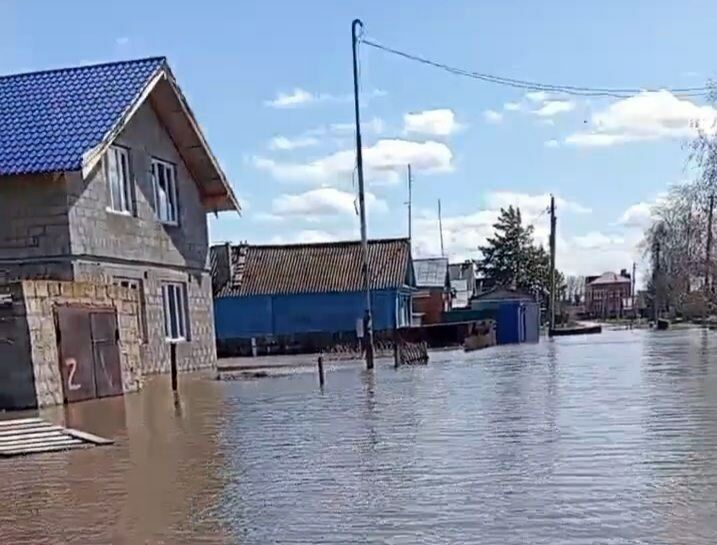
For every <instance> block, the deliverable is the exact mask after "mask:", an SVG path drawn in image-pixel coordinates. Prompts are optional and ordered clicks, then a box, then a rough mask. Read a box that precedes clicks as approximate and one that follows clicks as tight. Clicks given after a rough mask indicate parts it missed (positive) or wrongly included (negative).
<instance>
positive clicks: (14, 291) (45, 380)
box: [0, 280, 142, 408]
mask: <svg viewBox="0 0 717 545" xmlns="http://www.w3.org/2000/svg"><path fill="white" fill-rule="evenodd" d="M2 291H3V292H4V293H10V294H11V295H12V297H13V312H14V316H15V319H16V323H18V322H19V323H24V324H26V329H27V332H28V348H29V353H30V358H29V359H28V360H27V363H26V365H30V366H31V367H32V375H31V376H32V377H34V389H35V396H36V404H37V406H38V407H46V406H49V405H57V404H61V403H62V402H63V390H62V378H61V375H60V363H59V354H58V348H57V334H56V328H55V310H56V309H57V307H58V306H63V305H84V306H94V307H104V308H107V307H112V308H114V309H115V310H116V313H117V326H118V329H119V353H120V365H121V369H122V383H123V389H124V391H125V392H132V391H136V390H138V389H139V388H140V386H141V380H142V367H141V360H140V346H139V337H138V334H139V331H138V327H137V307H138V302H137V296H136V294H135V293H134V292H133V291H132V290H129V289H126V288H120V287H117V286H107V285H102V284H94V283H90V282H57V281H44V280H26V281H22V282H18V283H15V284H11V285H9V286H6V287H5V288H4V289H3V290H2ZM18 376H19V375H18ZM26 387H27V385H26V384H18V385H17V388H18V389H23V388H26ZM0 408H3V407H0ZM4 408H18V407H4Z"/></svg>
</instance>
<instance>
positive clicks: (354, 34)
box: [351, 19, 373, 369]
mask: <svg viewBox="0 0 717 545" xmlns="http://www.w3.org/2000/svg"><path fill="white" fill-rule="evenodd" d="M359 28H361V29H363V23H362V22H361V20H360V19H354V21H353V23H351V46H352V51H353V72H354V115H355V116H356V171H357V177H358V197H359V216H360V219H361V248H362V250H363V252H362V253H363V285H364V290H365V291H366V311H365V313H364V343H365V348H366V369H373V319H372V316H371V280H370V279H371V277H370V274H369V267H368V235H367V233H366V202H365V195H364V179H363V149H362V143H361V116H360V113H359V84H358V76H359V75H358V30H359Z"/></svg>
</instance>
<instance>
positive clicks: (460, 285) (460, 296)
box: [448, 261, 476, 308]
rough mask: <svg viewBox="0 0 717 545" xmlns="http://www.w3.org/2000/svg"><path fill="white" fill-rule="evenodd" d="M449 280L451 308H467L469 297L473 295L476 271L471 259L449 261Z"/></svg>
mask: <svg viewBox="0 0 717 545" xmlns="http://www.w3.org/2000/svg"><path fill="white" fill-rule="evenodd" d="M448 275H449V277H450V281H451V294H452V296H453V301H452V303H451V307H452V308H468V306H469V305H470V299H471V297H473V295H475V289H476V271H475V264H474V263H473V262H472V261H466V262H465V263H451V264H450V265H448Z"/></svg>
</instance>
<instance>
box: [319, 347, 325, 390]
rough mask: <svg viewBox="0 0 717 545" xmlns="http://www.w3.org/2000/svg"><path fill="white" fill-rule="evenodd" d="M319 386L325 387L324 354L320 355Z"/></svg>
mask: <svg viewBox="0 0 717 545" xmlns="http://www.w3.org/2000/svg"><path fill="white" fill-rule="evenodd" d="M318 364H319V386H321V387H322V388H323V387H324V356H323V354H320V355H319V360H318Z"/></svg>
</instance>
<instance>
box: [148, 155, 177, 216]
mask: <svg viewBox="0 0 717 545" xmlns="http://www.w3.org/2000/svg"><path fill="white" fill-rule="evenodd" d="M152 185H153V186H154V212H155V214H156V215H157V219H158V220H159V221H161V222H162V223H168V224H170V225H178V224H179V205H178V202H177V168H176V166H175V165H173V164H172V163H169V162H167V161H162V160H161V159H155V158H153V159H152Z"/></svg>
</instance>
